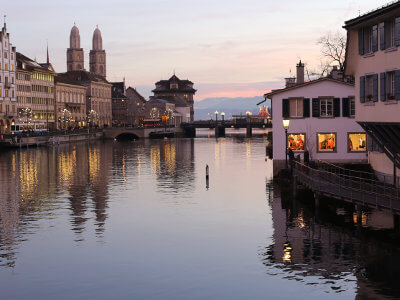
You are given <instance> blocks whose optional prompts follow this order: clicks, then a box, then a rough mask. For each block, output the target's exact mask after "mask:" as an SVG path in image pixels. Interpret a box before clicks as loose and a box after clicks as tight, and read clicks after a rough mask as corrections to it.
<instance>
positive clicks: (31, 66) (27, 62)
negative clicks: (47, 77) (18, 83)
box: [16, 52, 52, 72]
mask: <svg viewBox="0 0 400 300" xmlns="http://www.w3.org/2000/svg"><path fill="white" fill-rule="evenodd" d="M16 58H17V67H18V68H19V69H22V70H30V71H32V70H41V71H46V72H52V71H51V70H49V69H48V67H47V64H46V66H43V65H45V64H39V63H37V62H36V61H34V60H32V59H30V58H29V57H27V56H25V55H23V54H22V53H19V52H17V57H16ZM23 64H24V68H23V67H22V65H23Z"/></svg>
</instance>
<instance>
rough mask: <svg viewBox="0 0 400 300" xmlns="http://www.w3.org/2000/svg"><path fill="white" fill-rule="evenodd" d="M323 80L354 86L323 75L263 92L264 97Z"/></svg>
mask: <svg viewBox="0 0 400 300" xmlns="http://www.w3.org/2000/svg"><path fill="white" fill-rule="evenodd" d="M323 81H331V82H335V83H339V84H344V85H347V86H354V84H353V83H348V82H344V81H342V80H336V79H332V78H329V77H324V78H319V79H316V80H311V81H306V82H304V83H301V84H296V85H294V86H291V87H285V88H283V89H278V90H272V91H271V92H269V93H266V94H264V97H266V98H270V97H271V96H274V95H276V94H280V93H284V92H287V91H291V90H295V89H298V88H302V87H304V86H308V85H312V84H315V83H319V82H323Z"/></svg>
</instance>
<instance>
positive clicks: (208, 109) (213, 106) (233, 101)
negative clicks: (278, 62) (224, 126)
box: [194, 96, 271, 120]
mask: <svg viewBox="0 0 400 300" xmlns="http://www.w3.org/2000/svg"><path fill="white" fill-rule="evenodd" d="M263 100H264V97H262V96H257V97H252V98H244V97H238V98H206V99H204V100H202V101H198V102H195V103H194V118H195V120H207V119H209V114H210V115H211V117H212V118H213V119H215V114H214V113H215V111H216V110H218V112H219V113H221V112H224V113H225V119H230V116H231V115H237V114H240V113H242V114H245V113H246V111H251V113H252V114H258V111H259V107H258V106H257V103H259V102H261V101H263ZM270 102H271V101H270V100H267V101H266V102H264V103H263V104H262V105H268V107H271V103H270ZM218 118H220V116H218Z"/></svg>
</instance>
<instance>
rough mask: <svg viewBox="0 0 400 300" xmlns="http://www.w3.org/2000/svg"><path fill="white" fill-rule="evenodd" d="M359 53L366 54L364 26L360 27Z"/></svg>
mask: <svg viewBox="0 0 400 300" xmlns="http://www.w3.org/2000/svg"><path fill="white" fill-rule="evenodd" d="M358 53H359V54H360V55H364V53H365V51H364V28H360V29H358Z"/></svg>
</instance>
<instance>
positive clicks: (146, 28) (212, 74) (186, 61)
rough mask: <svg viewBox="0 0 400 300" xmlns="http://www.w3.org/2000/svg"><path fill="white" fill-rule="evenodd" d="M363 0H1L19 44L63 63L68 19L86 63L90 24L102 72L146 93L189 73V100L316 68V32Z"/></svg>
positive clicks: (332, 26) (260, 88) (254, 89)
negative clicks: (302, 66) (99, 42)
mask: <svg viewBox="0 0 400 300" xmlns="http://www.w3.org/2000/svg"><path fill="white" fill-rule="evenodd" d="M387 3H388V1H379V0H378V1H376V0H375V1H372V0H347V1H346V0H335V1H321V0H303V1H298V0H282V1H276V0H240V1H238V0H229V1H228V0H130V1H122V0H113V1H104V0H93V1H89V0H80V1H77V0H69V1H59V0H51V1H49V0H45V1H43V0H39V1H25V0H22V1H21V0H15V1H4V2H3V3H2V4H1V6H0V14H1V15H6V16H7V17H6V22H7V30H8V32H9V33H10V39H11V42H12V44H13V46H15V47H16V48H17V51H18V52H21V53H23V54H24V55H26V56H28V57H30V58H32V59H34V58H36V59H37V61H39V62H44V61H45V60H46V44H47V42H48V45H49V53H50V62H51V63H52V64H53V66H54V68H55V70H56V72H65V71H66V49H67V48H68V47H69V35H70V31H71V28H72V26H73V25H74V22H76V25H77V26H78V28H79V32H80V36H81V47H82V48H84V52H85V68H86V69H89V68H88V65H89V51H90V49H91V47H92V36H93V31H94V29H95V28H96V25H98V26H99V29H100V30H101V33H102V37H103V48H104V49H105V50H106V53H107V79H108V80H109V81H122V80H123V78H124V77H125V80H126V84H127V86H132V87H135V88H137V90H138V91H139V92H140V93H141V94H142V95H143V96H145V97H146V98H148V97H149V96H150V95H151V90H152V89H153V88H154V84H155V82H157V81H158V80H161V79H168V78H169V77H170V76H172V75H173V74H174V72H175V74H176V75H177V76H178V77H179V78H181V79H189V80H191V81H193V82H194V84H195V88H196V89H197V90H198V91H197V94H196V97H195V100H196V101H200V100H202V99H204V98H208V97H253V96H262V95H263V94H264V93H266V92H268V91H270V90H271V89H274V88H279V87H282V86H283V84H284V83H283V81H284V78H285V77H288V76H289V75H290V72H292V75H293V74H295V69H296V67H295V66H296V63H297V62H298V61H299V59H301V60H302V61H303V62H305V63H306V66H308V67H309V68H315V67H316V66H317V65H318V64H319V62H320V59H321V54H320V46H319V45H318V44H317V40H318V38H320V37H321V36H324V35H326V34H327V33H328V32H332V33H335V32H337V31H342V32H343V33H344V30H343V29H342V26H343V24H344V21H346V20H348V19H351V18H354V17H357V16H358V15H359V13H361V14H364V13H366V12H368V11H370V10H373V9H376V8H378V7H380V6H382V5H385V4H387Z"/></svg>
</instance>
